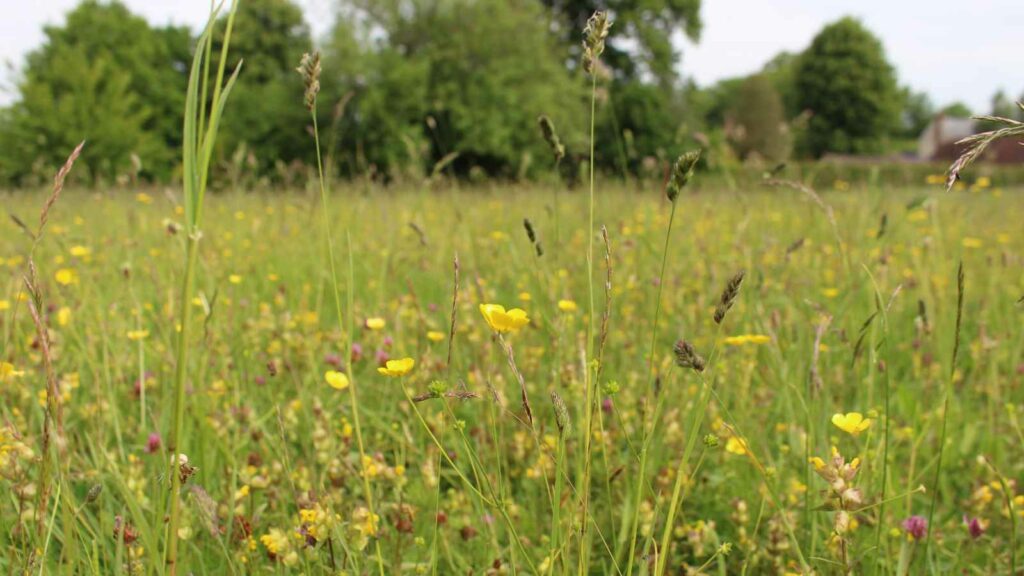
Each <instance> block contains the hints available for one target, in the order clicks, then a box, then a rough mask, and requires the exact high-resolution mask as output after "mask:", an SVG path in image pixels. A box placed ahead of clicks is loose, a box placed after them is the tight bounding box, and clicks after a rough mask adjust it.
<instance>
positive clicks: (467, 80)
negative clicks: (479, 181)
mask: <svg viewBox="0 0 1024 576" xmlns="http://www.w3.org/2000/svg"><path fill="white" fill-rule="evenodd" d="M350 8H351V9H354V10H356V11H357V12H358V14H359V18H358V19H359V20H363V21H364V22H365V23H366V24H365V27H363V28H356V27H353V26H352V25H351V23H350V22H351V21H349V20H342V23H341V24H340V25H339V27H338V28H336V30H335V31H334V33H333V34H332V36H331V41H330V43H329V44H328V46H327V47H326V49H325V63H324V70H325V72H324V73H325V75H326V76H327V77H331V78H329V80H328V83H329V85H331V86H334V88H332V90H336V91H337V93H336V94H341V95H344V94H345V93H348V92H351V93H353V94H354V95H355V96H354V98H353V100H352V102H351V103H350V105H349V106H348V108H347V112H346V118H345V120H344V121H343V122H342V124H343V126H341V130H343V131H344V133H345V137H344V138H343V141H342V145H343V146H345V147H346V148H347V153H348V154H350V155H354V156H355V158H356V160H355V163H356V164H358V163H368V164H372V165H373V166H374V167H375V168H376V169H377V170H380V171H389V172H390V171H393V169H395V168H396V167H397V164H398V163H399V162H410V161H412V162H414V163H415V162H419V163H420V164H421V167H422V168H424V169H429V168H430V167H431V166H432V165H433V163H434V162H436V161H438V160H440V159H441V158H443V157H444V156H446V155H448V154H452V153H458V158H457V159H456V160H455V162H454V164H453V166H454V167H455V169H457V170H459V171H460V172H463V173H465V172H467V171H468V170H469V169H470V168H472V167H478V168H482V169H484V170H485V171H487V172H488V173H490V174H492V175H505V176H513V175H515V174H517V173H519V172H520V171H521V170H522V169H524V168H527V167H528V166H524V164H523V162H524V161H526V158H528V157H532V158H541V157H547V152H546V150H545V146H546V145H545V144H544V142H543V141H542V140H541V139H540V138H539V136H538V133H537V127H536V120H537V116H538V115H540V114H548V115H549V116H551V117H552V118H553V119H554V121H555V123H556V125H557V126H558V128H559V131H560V132H562V134H563V139H566V140H567V144H569V145H570V146H571V145H572V138H571V135H572V134H573V130H574V128H578V126H579V125H580V118H581V115H582V112H583V106H582V104H583V98H582V95H583V92H582V83H581V82H579V81H578V80H576V79H573V78H572V77H571V76H570V75H569V73H568V72H567V71H566V69H565V67H564V66H563V62H562V59H561V57H560V52H559V50H558V49H557V46H556V44H555V42H554V40H553V39H552V37H551V36H550V35H549V34H548V32H547V30H548V24H547V23H548V16H547V15H546V14H545V13H544V11H543V10H542V8H541V7H540V6H539V5H538V4H537V3H535V2H530V1H525V0H517V1H512V2H509V1H508V0H445V1H440V0H418V1H414V2H402V3H397V2H376V1H374V2H369V1H362V2H356V3H353V4H351V5H350ZM380 33H383V34H384V37H379V38H378V39H377V40H376V41H370V40H368V38H369V37H370V36H371V35H372V34H380ZM360 46H362V48H360ZM355 54H358V55H359V57H360V59H361V60H362V61H363V63H364V66H355V65H353V64H352V63H351V58H352V57H353V55H355ZM337 97H340V96H337Z"/></svg>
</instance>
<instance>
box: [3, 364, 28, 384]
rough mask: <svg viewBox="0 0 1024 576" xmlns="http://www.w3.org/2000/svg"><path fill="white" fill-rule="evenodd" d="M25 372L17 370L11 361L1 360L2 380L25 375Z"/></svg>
mask: <svg viewBox="0 0 1024 576" xmlns="http://www.w3.org/2000/svg"><path fill="white" fill-rule="evenodd" d="M24 374H25V372H24V371H22V370H15V369H14V364H11V363H10V362H0V382H3V381H5V380H7V379H8V378H17V377H19V376H24Z"/></svg>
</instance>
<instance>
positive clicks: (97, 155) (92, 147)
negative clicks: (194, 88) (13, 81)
mask: <svg viewBox="0 0 1024 576" xmlns="http://www.w3.org/2000/svg"><path fill="white" fill-rule="evenodd" d="M45 33H46V42H45V44H44V45H43V46H42V48H40V49H39V50H37V51H36V52H33V53H31V54H30V55H29V56H28V59H27V64H26V67H25V70H24V77H23V79H22V81H21V82H20V85H19V92H20V99H19V100H18V101H17V102H16V103H15V104H14V106H13V107H12V109H11V110H10V111H9V112H8V114H7V118H6V119H5V121H4V124H3V129H2V135H0V138H2V139H3V144H4V145H3V153H2V154H0V163H4V164H6V167H5V168H4V169H3V171H4V172H5V173H7V174H8V176H9V177H11V178H13V179H15V180H20V179H22V178H24V177H25V176H27V175H28V174H29V173H30V172H31V167H32V165H33V164H35V163H36V162H43V163H44V164H45V165H46V166H47V170H49V169H50V168H51V167H52V165H54V164H59V163H60V162H62V161H63V159H64V158H65V157H66V156H67V154H68V151H69V150H71V148H73V147H74V146H75V145H76V144H78V142H80V141H81V140H88V141H89V145H88V146H87V147H86V149H85V152H84V153H83V155H82V158H81V160H80V162H81V163H82V164H83V165H84V166H85V167H87V168H88V171H89V173H90V175H91V176H92V177H93V178H94V179H109V178H113V177H115V176H117V175H118V174H120V173H123V172H124V171H125V170H127V169H128V168H129V166H130V165H131V155H132V154H136V155H137V156H138V157H139V159H140V160H141V162H142V168H143V170H145V171H146V172H148V173H149V174H150V175H152V176H155V177H160V178H166V177H168V176H169V175H170V172H171V170H172V169H173V167H174V166H175V165H176V158H177V154H176V149H177V146H178V145H179V143H180V141H181V110H182V107H183V105H184V104H183V103H184V86H185V83H186V82H187V77H186V75H185V74H186V72H185V71H186V69H187V64H186V63H187V62H188V61H189V50H190V48H189V43H190V34H189V32H188V30H187V29H184V28H175V27H169V28H156V29H155V28H152V27H150V26H149V24H147V23H146V21H145V20H144V19H142V18H140V17H138V16H135V15H133V14H132V13H131V12H129V11H128V10H127V9H126V8H125V7H124V5H123V4H121V3H120V2H117V1H114V2H111V3H109V4H101V3H99V2H96V1H95V0H85V1H84V2H82V3H81V4H80V5H79V6H78V7H77V8H75V9H74V10H73V11H71V12H70V13H68V15H67V21H66V22H65V24H64V25H63V26H50V27H47V28H46V29H45Z"/></svg>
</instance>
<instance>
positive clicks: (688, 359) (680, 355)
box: [675, 339, 707, 372]
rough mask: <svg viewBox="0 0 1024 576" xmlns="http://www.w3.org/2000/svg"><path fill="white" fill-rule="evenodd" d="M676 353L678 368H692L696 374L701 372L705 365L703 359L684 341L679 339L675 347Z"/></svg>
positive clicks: (691, 345)
mask: <svg viewBox="0 0 1024 576" xmlns="http://www.w3.org/2000/svg"><path fill="white" fill-rule="evenodd" d="M675 353H676V364H677V365H678V366H679V367H680V368H692V369H693V370H695V371H697V372H703V371H704V368H705V367H706V366H707V363H706V362H705V361H704V358H703V357H701V355H700V354H698V353H697V350H696V349H695V348H694V347H693V344H690V343H689V342H687V341H686V340H682V339H680V340H679V341H678V342H676V347H675Z"/></svg>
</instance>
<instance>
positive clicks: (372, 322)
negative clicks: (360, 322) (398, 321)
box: [366, 316, 388, 330]
mask: <svg viewBox="0 0 1024 576" xmlns="http://www.w3.org/2000/svg"><path fill="white" fill-rule="evenodd" d="M387 325H388V323H387V322H386V321H385V320H384V319H383V318H379V317H376V316H375V317H373V318H367V319H366V327H367V328H369V329H370V330H382V329H383V328H384V327H385V326H387Z"/></svg>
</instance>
